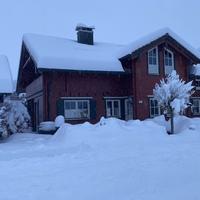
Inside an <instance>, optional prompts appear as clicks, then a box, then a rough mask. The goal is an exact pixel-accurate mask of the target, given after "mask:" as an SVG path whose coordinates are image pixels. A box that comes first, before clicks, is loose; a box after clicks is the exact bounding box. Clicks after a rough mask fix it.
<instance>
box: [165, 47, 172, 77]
mask: <svg viewBox="0 0 200 200" xmlns="http://www.w3.org/2000/svg"><path fill="white" fill-rule="evenodd" d="M165 51H166V52H168V53H170V54H171V55H172V58H171V59H172V65H167V64H166V62H165V59H166V56H165ZM168 59H169V58H168ZM164 68H165V75H168V74H170V73H171V72H172V71H173V70H174V53H173V52H172V51H171V50H169V49H167V48H165V49H164ZM168 71H170V72H168Z"/></svg>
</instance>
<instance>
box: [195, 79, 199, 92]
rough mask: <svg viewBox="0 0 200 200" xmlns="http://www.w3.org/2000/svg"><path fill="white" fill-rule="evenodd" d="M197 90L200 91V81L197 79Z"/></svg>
mask: <svg viewBox="0 0 200 200" xmlns="http://www.w3.org/2000/svg"><path fill="white" fill-rule="evenodd" d="M195 86H196V90H200V79H195Z"/></svg>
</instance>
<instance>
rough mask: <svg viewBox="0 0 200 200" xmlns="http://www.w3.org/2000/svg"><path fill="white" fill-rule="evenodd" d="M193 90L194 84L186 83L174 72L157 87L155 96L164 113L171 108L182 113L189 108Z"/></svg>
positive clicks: (154, 92) (154, 91)
mask: <svg viewBox="0 0 200 200" xmlns="http://www.w3.org/2000/svg"><path fill="white" fill-rule="evenodd" d="M192 89H193V86H192V82H189V83H186V82H185V81H183V80H182V79H180V78H179V75H178V74H177V73H176V71H175V70H174V71H172V73H171V74H169V75H168V76H167V77H166V78H165V79H162V80H161V81H160V83H159V84H156V85H155V89H154V90H153V94H154V98H155V100H157V101H158V104H159V105H160V106H161V107H162V108H163V109H164V111H166V110H167V108H168V107H171V108H172V109H173V110H174V112H176V113H180V112H182V111H183V110H184V109H185V108H187V107H188V105H189V98H190V96H191V94H192Z"/></svg>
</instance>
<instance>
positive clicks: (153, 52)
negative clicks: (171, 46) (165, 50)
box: [148, 47, 159, 74]
mask: <svg viewBox="0 0 200 200" xmlns="http://www.w3.org/2000/svg"><path fill="white" fill-rule="evenodd" d="M148 73H149V74H159V67H158V48H157V47H155V48H152V49H150V50H149V51H148Z"/></svg>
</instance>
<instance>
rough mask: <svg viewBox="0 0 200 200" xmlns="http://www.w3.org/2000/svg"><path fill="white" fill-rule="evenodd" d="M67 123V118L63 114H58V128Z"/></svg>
mask: <svg viewBox="0 0 200 200" xmlns="http://www.w3.org/2000/svg"><path fill="white" fill-rule="evenodd" d="M64 123H65V118H64V117H63V116H62V115H58V116H57V117H56V119H55V126H56V128H59V127H61V126H62V125H63V124H64Z"/></svg>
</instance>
